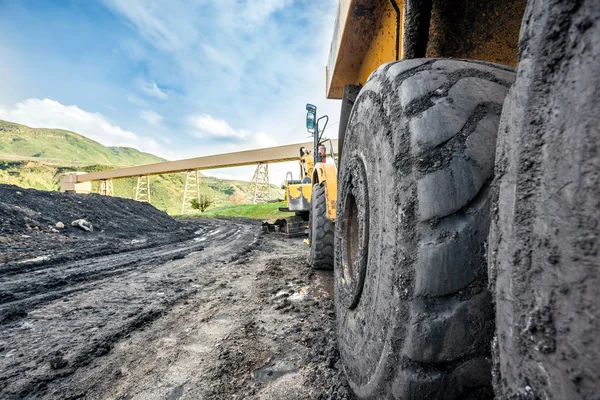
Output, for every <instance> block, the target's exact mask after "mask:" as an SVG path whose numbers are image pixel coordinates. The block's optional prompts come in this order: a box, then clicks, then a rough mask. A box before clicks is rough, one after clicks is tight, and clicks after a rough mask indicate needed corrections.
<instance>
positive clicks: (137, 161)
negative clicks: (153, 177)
mask: <svg viewBox="0 0 600 400" xmlns="http://www.w3.org/2000/svg"><path fill="white" fill-rule="evenodd" d="M0 159H2V160H31V161H39V162H42V163H44V164H50V165H74V166H75V165H90V164H94V165H118V166H128V165H141V164H152V163H157V162H161V161H165V159H163V158H160V157H157V156H155V155H152V154H148V153H144V152H141V151H139V150H136V149H133V148H131V147H106V146H103V145H102V144H100V143H98V142H95V141H93V140H91V139H88V138H86V137H84V136H81V135H79V134H77V133H75V132H70V131H65V130H62V129H45V128H29V127H27V126H25V125H19V124H15V123H13V122H7V121H2V120H0Z"/></svg>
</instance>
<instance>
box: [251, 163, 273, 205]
mask: <svg viewBox="0 0 600 400" xmlns="http://www.w3.org/2000/svg"><path fill="white" fill-rule="evenodd" d="M252 187H253V188H254V198H253V203H254V204H260V203H266V202H268V201H270V200H271V184H270V183H269V164H268V163H258V165H257V166H256V170H255V171H254V177H252Z"/></svg>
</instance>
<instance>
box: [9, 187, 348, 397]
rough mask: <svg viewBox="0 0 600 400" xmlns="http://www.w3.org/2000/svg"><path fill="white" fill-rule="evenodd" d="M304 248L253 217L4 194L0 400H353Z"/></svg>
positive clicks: (326, 293) (326, 288) (328, 295)
mask: <svg viewBox="0 0 600 400" xmlns="http://www.w3.org/2000/svg"><path fill="white" fill-rule="evenodd" d="M78 218H84V219H86V220H88V221H89V222H91V223H92V225H93V226H94V231H93V232H85V231H83V230H80V229H77V228H76V227H73V226H71V221H73V220H75V219H78ZM57 222H62V223H63V224H64V225H65V227H64V228H57V227H56V223H57ZM59 225H60V224H59ZM306 253H307V247H306V245H305V244H304V243H303V240H302V238H294V239H290V238H287V237H284V236H282V235H280V234H272V233H271V234H269V233H264V232H263V230H262V227H261V225H260V222H257V221H252V220H240V219H229V220H223V219H221V220H217V219H209V218H194V219H191V218H187V219H178V220H174V219H172V218H170V217H169V216H167V215H166V214H165V213H163V212H161V211H158V210H156V209H154V208H153V207H152V206H150V205H148V204H145V203H138V202H134V201H131V200H125V199H118V198H108V197H105V196H104V197H103V196H99V195H88V196H78V195H72V194H60V193H49V192H39V191H35V190H25V189H20V188H17V187H15V186H7V185H0V398H2V399H18V398H48V399H54V398H57V399H58V398H60V399H79V398H86V399H236V398H237V399H329V398H331V399H350V398H353V397H352V395H351V394H350V390H349V388H348V386H347V383H346V381H345V378H344V375H343V372H342V368H341V365H340V361H339V354H338V353H337V349H336V347H337V346H336V334H335V312H334V305H333V287H332V276H331V273H330V272H327V271H313V270H311V268H310V267H309V266H308V264H307V263H306Z"/></svg>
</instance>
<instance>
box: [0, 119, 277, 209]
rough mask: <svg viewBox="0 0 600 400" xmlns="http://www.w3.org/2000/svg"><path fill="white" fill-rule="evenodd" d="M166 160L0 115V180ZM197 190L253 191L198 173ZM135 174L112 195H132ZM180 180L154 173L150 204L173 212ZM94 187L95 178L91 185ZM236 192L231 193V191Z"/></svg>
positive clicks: (225, 199)
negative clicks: (199, 179)
mask: <svg viewBox="0 0 600 400" xmlns="http://www.w3.org/2000/svg"><path fill="white" fill-rule="evenodd" d="M162 161H166V160H164V159H162V158H160V157H157V156H155V155H152V154H148V153H143V152H141V151H139V150H136V149H133V148H130V147H105V146H103V145H101V144H100V143H98V142H95V141H93V140H90V139H88V138H86V137H84V136H81V135H79V134H77V133H75V132H70V131H65V130H62V129H39V128H29V127H27V126H24V125H19V124H15V123H12V122H6V121H2V120H0V183H7V184H13V185H17V186H21V187H26V188H33V189H40V190H58V183H59V181H60V177H61V176H62V174H64V173H66V172H70V171H73V170H75V169H76V170H78V171H82V172H93V171H104V170H107V169H115V168H119V167H121V166H131V165H142V164H152V163H157V162H162ZM201 176H202V179H201V189H200V192H201V193H202V195H204V196H208V197H209V198H211V199H213V200H214V205H215V206H220V205H225V204H228V203H229V202H230V201H231V198H232V197H235V198H236V199H235V201H236V202H237V201H240V196H241V198H242V201H244V200H243V199H244V198H245V199H246V200H245V201H246V202H249V201H250V199H251V198H252V196H253V189H254V188H253V186H252V185H251V184H250V182H244V181H231V180H226V179H217V178H212V177H206V176H204V175H202V174H201ZM135 184H136V179H135V178H123V179H115V180H114V193H115V196H118V197H125V198H132V195H133V192H134V190H135ZM184 185H185V173H176V174H161V175H154V176H152V177H151V178H150V186H151V198H152V204H153V205H154V206H155V207H157V208H159V209H161V210H165V211H167V212H168V213H169V214H177V213H179V212H180V210H181V200H182V197H183V189H184ZM93 189H94V191H97V190H98V183H97V182H95V183H94V184H93ZM234 194H236V195H234ZM271 196H272V198H273V199H278V198H283V191H282V190H281V188H279V187H277V186H275V185H271Z"/></svg>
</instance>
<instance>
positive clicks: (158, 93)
mask: <svg viewBox="0 0 600 400" xmlns="http://www.w3.org/2000/svg"><path fill="white" fill-rule="evenodd" d="M136 84H137V87H138V89H140V91H141V92H142V93H144V94H145V95H146V96H150V97H156V98H157V99H160V100H164V99H166V98H167V92H165V91H164V90H163V89H161V88H159V87H158V85H157V84H156V82H154V81H146V80H144V79H142V78H138V79H137V80H136Z"/></svg>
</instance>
